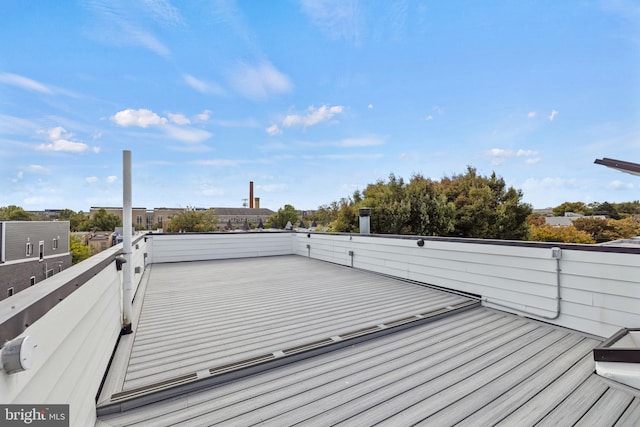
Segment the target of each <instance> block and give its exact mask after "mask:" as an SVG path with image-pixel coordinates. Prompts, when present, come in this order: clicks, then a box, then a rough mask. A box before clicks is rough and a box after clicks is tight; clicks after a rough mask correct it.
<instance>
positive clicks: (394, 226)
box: [354, 174, 411, 234]
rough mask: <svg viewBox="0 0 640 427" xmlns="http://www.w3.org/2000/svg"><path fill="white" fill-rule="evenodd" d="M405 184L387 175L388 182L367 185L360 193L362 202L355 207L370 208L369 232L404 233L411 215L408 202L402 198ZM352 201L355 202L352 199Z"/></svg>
mask: <svg viewBox="0 0 640 427" xmlns="http://www.w3.org/2000/svg"><path fill="white" fill-rule="evenodd" d="M404 191H405V184H404V180H403V179H402V178H396V176H395V175H394V174H390V175H389V181H388V182H385V181H383V180H379V181H378V182H376V183H375V184H369V185H368V186H367V188H366V189H365V190H364V191H363V192H362V193H363V195H364V200H362V202H361V203H360V205H357V204H356V203H354V205H355V207H356V208H357V207H359V206H362V207H368V208H371V231H372V232H373V233H380V234H387V233H390V234H403V233H406V232H407V231H408V230H407V226H408V223H409V219H410V215H411V206H410V201H409V200H408V199H406V198H405V196H404ZM354 196H355V195H354ZM354 200H357V198H356V197H354Z"/></svg>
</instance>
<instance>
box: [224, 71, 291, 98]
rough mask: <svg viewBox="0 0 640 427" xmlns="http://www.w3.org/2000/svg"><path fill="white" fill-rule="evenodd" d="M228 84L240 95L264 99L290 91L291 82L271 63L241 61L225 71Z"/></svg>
mask: <svg viewBox="0 0 640 427" xmlns="http://www.w3.org/2000/svg"><path fill="white" fill-rule="evenodd" d="M227 78H228V79H229V84H230V85H231V86H232V87H233V88H234V89H235V90H236V91H237V92H238V93H240V94H241V95H242V96H245V97H247V98H249V99H253V100H264V99H267V98H268V97H270V96H272V95H277V94H281V93H287V92H290V91H291V89H292V88H293V84H292V83H291V81H290V80H289V77H287V76H286V75H285V74H283V73H281V72H280V71H278V70H277V69H276V68H275V67H274V66H273V65H272V64H271V63H269V62H263V63H261V64H258V65H254V66H251V65H249V64H246V63H241V64H239V65H238V66H237V67H235V69H233V70H230V71H229V72H228V73H227Z"/></svg>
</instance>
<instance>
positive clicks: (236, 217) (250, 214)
mask: <svg viewBox="0 0 640 427" xmlns="http://www.w3.org/2000/svg"><path fill="white" fill-rule="evenodd" d="M212 209H213V213H214V214H216V215H217V216H218V224H219V226H220V229H221V230H222V229H225V228H228V227H229V224H231V226H232V228H233V229H242V226H243V225H244V223H245V221H247V222H248V223H253V225H254V226H257V225H258V224H259V223H260V221H262V223H263V224H265V223H266V222H267V218H268V217H269V216H271V215H273V214H274V213H275V212H274V211H272V210H271V209H266V208H212Z"/></svg>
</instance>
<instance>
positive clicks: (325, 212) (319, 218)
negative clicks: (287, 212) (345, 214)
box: [310, 201, 340, 226]
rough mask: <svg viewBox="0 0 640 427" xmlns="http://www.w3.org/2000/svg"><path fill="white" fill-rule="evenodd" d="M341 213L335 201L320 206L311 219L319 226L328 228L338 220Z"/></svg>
mask: <svg viewBox="0 0 640 427" xmlns="http://www.w3.org/2000/svg"><path fill="white" fill-rule="evenodd" d="M339 211H340V206H339V205H338V202H335V201H334V202H331V203H330V204H328V205H321V206H319V207H318V209H316V211H315V212H314V213H313V215H311V218H310V219H311V221H315V222H316V224H318V225H322V226H327V225H329V224H330V223H332V222H333V221H335V220H336V219H337V218H338V212H339Z"/></svg>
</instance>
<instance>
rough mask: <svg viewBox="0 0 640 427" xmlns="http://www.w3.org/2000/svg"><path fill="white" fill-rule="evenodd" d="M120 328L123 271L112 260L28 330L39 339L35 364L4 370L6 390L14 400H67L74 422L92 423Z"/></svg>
mask: <svg viewBox="0 0 640 427" xmlns="http://www.w3.org/2000/svg"><path fill="white" fill-rule="evenodd" d="M120 328H121V314H120V274H119V273H118V272H117V271H116V267H115V263H111V264H110V265H109V266H108V267H107V268H105V269H103V270H102V271H100V272H99V273H98V274H97V275H96V276H94V277H93V278H92V279H90V280H89V281H88V282H87V283H85V284H84V285H83V286H81V287H80V288H79V289H77V290H76V291H75V292H73V293H72V294H71V295H69V296H68V297H67V298H66V299H64V300H63V301H61V302H60V303H59V304H58V305H56V306H55V307H53V308H52V309H51V310H49V312H47V314H46V315H45V316H43V317H42V318H40V319H39V320H38V321H36V322H35V323H34V324H33V325H31V326H29V327H28V328H27V329H26V330H25V331H24V333H23V334H22V335H29V336H31V338H32V339H33V341H34V343H35V344H37V348H36V351H35V357H34V366H33V368H32V369H30V370H27V371H23V372H18V373H15V374H12V375H7V374H5V373H4V372H2V373H0V395H1V396H2V397H3V400H5V401H7V402H10V403H24V404H27V403H34V402H35V403H67V404H69V405H70V408H71V410H70V412H71V425H78V426H84V425H92V424H93V423H94V422H95V417H96V415H95V396H96V394H97V392H98V388H99V386H100V382H101V380H102V377H103V375H104V372H105V370H106V367H107V365H108V362H109V358H110V357H111V353H112V352H113V349H114V346H115V343H116V340H117V337H118V335H119V333H120Z"/></svg>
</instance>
